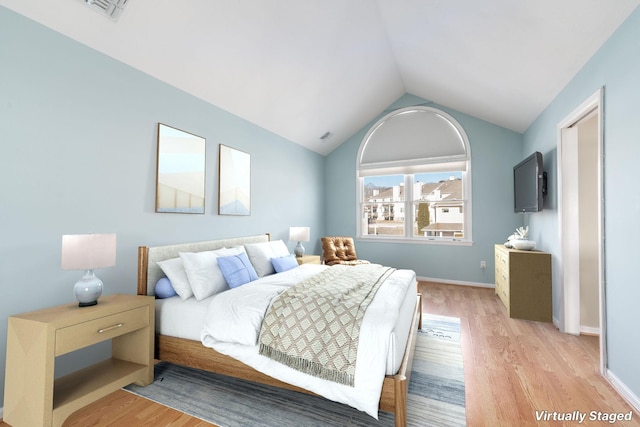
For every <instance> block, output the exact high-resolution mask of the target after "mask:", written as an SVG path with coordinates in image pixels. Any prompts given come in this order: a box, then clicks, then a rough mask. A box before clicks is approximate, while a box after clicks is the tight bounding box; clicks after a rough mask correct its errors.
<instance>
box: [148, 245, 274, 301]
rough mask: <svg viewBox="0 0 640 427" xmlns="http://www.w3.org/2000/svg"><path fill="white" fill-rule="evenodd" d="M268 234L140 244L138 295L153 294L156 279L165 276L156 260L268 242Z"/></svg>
mask: <svg viewBox="0 0 640 427" xmlns="http://www.w3.org/2000/svg"><path fill="white" fill-rule="evenodd" d="M269 240H270V235H269V234H259V235H257V236H247V237H234V238H229V239H221V240H209V241H205V242H194V243H179V244H175V245H166V246H153V247H149V246H140V247H138V295H154V294H155V290H154V287H155V285H156V283H157V282H158V280H160V279H161V278H163V277H165V274H164V272H163V271H162V269H161V268H160V267H159V266H158V264H157V262H158V261H164V260H166V259H171V258H177V257H179V256H180V252H202V251H213V250H216V249H220V248H224V247H226V248H231V247H234V246H239V245H244V244H245V243H260V242H268V241H269Z"/></svg>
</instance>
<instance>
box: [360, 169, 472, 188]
mask: <svg viewBox="0 0 640 427" xmlns="http://www.w3.org/2000/svg"><path fill="white" fill-rule="evenodd" d="M451 177H455V178H458V179H462V172H441V173H417V174H415V175H414V179H415V180H416V181H421V182H424V183H429V182H440V181H443V180H448V179H449V178H451ZM402 183H404V175H387V176H368V177H365V178H364V185H374V186H376V187H393V186H394V185H400V184H402Z"/></svg>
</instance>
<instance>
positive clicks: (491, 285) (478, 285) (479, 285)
mask: <svg viewBox="0 0 640 427" xmlns="http://www.w3.org/2000/svg"><path fill="white" fill-rule="evenodd" d="M417 279H418V281H420V282H435V283H444V284H446V285H459V286H474V287H476V288H490V289H494V288H495V287H496V285H495V284H494V283H480V282H464V281H459V280H447V279H438V278H435V277H418V278H417Z"/></svg>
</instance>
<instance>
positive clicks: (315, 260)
mask: <svg viewBox="0 0 640 427" xmlns="http://www.w3.org/2000/svg"><path fill="white" fill-rule="evenodd" d="M296 261H298V265H302V264H320V255H303V256H301V257H296Z"/></svg>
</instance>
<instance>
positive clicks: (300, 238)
mask: <svg viewBox="0 0 640 427" xmlns="http://www.w3.org/2000/svg"><path fill="white" fill-rule="evenodd" d="M309 239H310V237H309V227H290V228H289V240H293V241H296V242H308V241H309Z"/></svg>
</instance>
